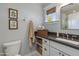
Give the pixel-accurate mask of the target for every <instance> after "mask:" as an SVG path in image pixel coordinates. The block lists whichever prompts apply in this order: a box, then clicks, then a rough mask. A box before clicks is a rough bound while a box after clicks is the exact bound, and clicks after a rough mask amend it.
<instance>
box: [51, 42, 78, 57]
mask: <svg viewBox="0 0 79 59" xmlns="http://www.w3.org/2000/svg"><path fill="white" fill-rule="evenodd" d="M50 46H51V47H55V48H57V49H59V50H60V51H63V52H65V53H67V54H68V55H71V56H79V50H77V49H75V48H72V47H69V46H66V45H64V44H61V43H57V42H54V41H50Z"/></svg>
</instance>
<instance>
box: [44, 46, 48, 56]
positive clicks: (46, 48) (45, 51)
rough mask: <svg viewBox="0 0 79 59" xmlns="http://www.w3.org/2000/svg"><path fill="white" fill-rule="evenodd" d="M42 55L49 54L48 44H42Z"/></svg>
mask: <svg viewBox="0 0 79 59" xmlns="http://www.w3.org/2000/svg"><path fill="white" fill-rule="evenodd" d="M42 55H43V56H49V46H48V45H44V46H43V51H42Z"/></svg>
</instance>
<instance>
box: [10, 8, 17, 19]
mask: <svg viewBox="0 0 79 59" xmlns="http://www.w3.org/2000/svg"><path fill="white" fill-rule="evenodd" d="M9 18H15V19H18V10H16V9H12V8H9Z"/></svg>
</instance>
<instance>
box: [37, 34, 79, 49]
mask: <svg viewBox="0 0 79 59" xmlns="http://www.w3.org/2000/svg"><path fill="white" fill-rule="evenodd" d="M36 37H37V36H36ZM39 37H42V36H39ZM42 38H46V39H48V40H50V41H54V42H57V43H60V44H63V45H66V46H69V47H72V48H75V49H77V50H79V45H74V44H70V43H67V42H62V41H59V40H56V38H57V37H55V36H51V35H48V36H44V37H42Z"/></svg>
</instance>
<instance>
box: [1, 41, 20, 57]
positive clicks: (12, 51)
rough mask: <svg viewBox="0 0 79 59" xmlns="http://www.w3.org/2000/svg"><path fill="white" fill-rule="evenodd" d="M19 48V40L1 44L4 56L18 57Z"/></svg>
mask: <svg viewBox="0 0 79 59" xmlns="http://www.w3.org/2000/svg"><path fill="white" fill-rule="evenodd" d="M20 46H21V40H18V41H12V42H7V43H4V44H3V47H4V50H3V51H4V54H5V55H6V56H20V55H19V51H20Z"/></svg>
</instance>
